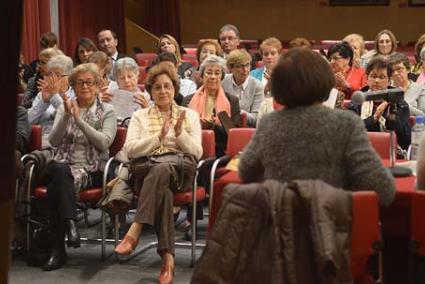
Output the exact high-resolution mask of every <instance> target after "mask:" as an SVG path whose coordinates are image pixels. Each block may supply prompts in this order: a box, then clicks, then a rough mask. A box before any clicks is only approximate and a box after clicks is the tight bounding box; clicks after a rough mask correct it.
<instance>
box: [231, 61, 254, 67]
mask: <svg viewBox="0 0 425 284" xmlns="http://www.w3.org/2000/svg"><path fill="white" fill-rule="evenodd" d="M233 67H234V68H249V67H251V63H249V62H248V63H245V64H234V65H233Z"/></svg>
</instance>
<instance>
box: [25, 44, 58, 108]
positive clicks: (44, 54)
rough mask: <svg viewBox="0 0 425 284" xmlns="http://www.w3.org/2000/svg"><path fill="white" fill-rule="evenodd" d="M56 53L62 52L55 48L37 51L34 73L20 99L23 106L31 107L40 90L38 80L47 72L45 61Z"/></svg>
mask: <svg viewBox="0 0 425 284" xmlns="http://www.w3.org/2000/svg"><path fill="white" fill-rule="evenodd" d="M56 55H63V52H62V51H61V50H60V49H57V48H46V49H43V50H42V51H41V52H40V53H39V55H38V60H37V68H36V73H35V75H34V76H33V77H31V78H29V79H28V84H27V88H26V90H25V94H24V98H23V100H22V105H23V106H24V107H25V108H31V107H32V104H33V101H34V99H35V98H36V96H37V94H38V92H39V91H40V90H39V88H38V84H39V81H40V80H41V79H43V78H44V76H45V75H46V74H47V62H49V60H50V58H52V57H53V56H56Z"/></svg>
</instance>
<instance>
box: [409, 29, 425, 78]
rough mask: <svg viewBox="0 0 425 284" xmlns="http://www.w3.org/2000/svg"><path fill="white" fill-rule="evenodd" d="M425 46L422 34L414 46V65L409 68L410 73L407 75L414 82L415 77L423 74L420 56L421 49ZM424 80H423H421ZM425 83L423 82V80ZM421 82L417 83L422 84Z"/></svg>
mask: <svg viewBox="0 0 425 284" xmlns="http://www.w3.org/2000/svg"><path fill="white" fill-rule="evenodd" d="M424 44H425V34H422V35H421V36H420V37H419V38H418V40H417V41H416V44H415V60H416V64H414V65H413V66H412V68H411V70H410V71H411V73H410V74H409V75H410V77H409V79H411V80H413V81H416V82H417V77H418V76H419V74H421V73H423V60H422V59H423V58H422V56H421V53H422V50H423V47H424ZM423 79H425V78H423ZM424 81H425V80H424ZM424 81H422V82H418V83H423V82H424Z"/></svg>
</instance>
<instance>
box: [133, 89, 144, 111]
mask: <svg viewBox="0 0 425 284" xmlns="http://www.w3.org/2000/svg"><path fill="white" fill-rule="evenodd" d="M133 98H134V102H135V103H136V104H138V105H140V107H141V108H147V107H148V101H147V100H146V98H145V96H143V94H142V93H141V92H136V93H134V95H133Z"/></svg>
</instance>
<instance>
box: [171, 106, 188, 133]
mask: <svg viewBox="0 0 425 284" xmlns="http://www.w3.org/2000/svg"><path fill="white" fill-rule="evenodd" d="M185 117H186V111H185V110H184V111H182V112H180V115H179V118H178V119H177V122H176V125H174V133H175V134H176V137H178V136H179V135H180V134H181V133H182V130H183V121H184V119H185Z"/></svg>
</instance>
